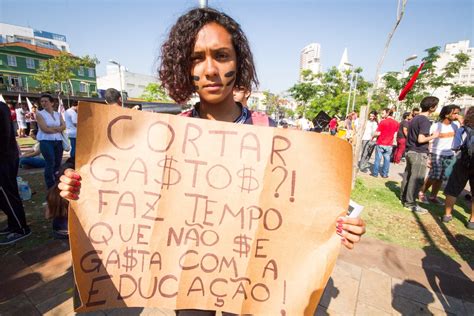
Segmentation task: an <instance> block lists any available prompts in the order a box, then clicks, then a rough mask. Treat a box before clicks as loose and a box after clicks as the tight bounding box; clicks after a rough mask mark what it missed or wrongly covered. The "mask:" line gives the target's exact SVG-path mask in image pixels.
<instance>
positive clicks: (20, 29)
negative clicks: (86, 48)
mask: <svg viewBox="0 0 474 316" xmlns="http://www.w3.org/2000/svg"><path fill="white" fill-rule="evenodd" d="M13 42H23V43H27V44H32V45H36V46H40V47H46V48H50V49H55V50H61V51H66V52H70V50H69V44H68V43H67V41H66V36H64V35H61V34H56V33H51V32H46V31H40V30H35V29H32V28H30V27H24V26H18V25H13V24H6V23H0V43H13Z"/></svg>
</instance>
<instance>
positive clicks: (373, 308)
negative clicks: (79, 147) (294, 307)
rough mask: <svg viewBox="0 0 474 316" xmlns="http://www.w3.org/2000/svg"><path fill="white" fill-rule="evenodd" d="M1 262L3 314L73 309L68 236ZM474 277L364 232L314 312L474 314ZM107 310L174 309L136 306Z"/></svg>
mask: <svg viewBox="0 0 474 316" xmlns="http://www.w3.org/2000/svg"><path fill="white" fill-rule="evenodd" d="M0 266H1V269H0V315H41V314H44V315H74V311H73V303H72V294H73V290H72V285H73V279H72V270H71V257H70V252H69V246H68V243H67V242H64V241H58V240H55V241H51V242H50V243H48V244H47V245H44V246H42V247H41V248H39V249H35V250H31V251H28V252H23V253H20V254H19V255H13V256H9V257H7V258H3V259H0ZM473 280H474V272H473V269H472V267H470V266H469V265H468V264H467V263H463V264H459V263H457V262H456V261H453V260H452V259H450V258H448V257H440V256H437V255H432V254H430V253H429V251H423V250H413V249H406V248H403V247H399V246H395V245H391V244H388V243H385V242H382V241H379V240H375V239H371V238H364V239H363V241H362V242H361V243H360V244H359V245H358V246H357V247H356V249H355V250H353V251H349V250H346V249H343V250H342V251H341V254H340V256H339V259H338V261H337V264H336V268H335V270H334V272H333V274H332V277H331V278H330V280H329V282H328V285H327V287H326V290H325V293H324V295H323V297H322V299H321V301H320V305H319V307H318V310H317V311H316V313H315V315H400V314H401V315H446V314H450V315H451V314H453V315H474V283H473V282H472V281H473ZM94 314H97V315H103V314H104V313H102V312H100V313H94ZM105 314H107V315H139V314H142V315H173V312H172V311H169V310H161V309H141V308H134V309H129V310H113V311H108V312H106V313H105Z"/></svg>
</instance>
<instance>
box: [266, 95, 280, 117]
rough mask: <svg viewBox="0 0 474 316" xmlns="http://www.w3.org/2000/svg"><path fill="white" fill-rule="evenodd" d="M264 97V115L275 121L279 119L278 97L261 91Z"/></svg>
mask: <svg viewBox="0 0 474 316" xmlns="http://www.w3.org/2000/svg"><path fill="white" fill-rule="evenodd" d="M263 95H264V96H265V101H264V102H265V105H266V113H267V115H269V116H273V117H274V118H276V119H277V120H278V119H279V118H280V114H281V113H280V97H279V96H278V95H276V94H273V93H271V92H270V91H263Z"/></svg>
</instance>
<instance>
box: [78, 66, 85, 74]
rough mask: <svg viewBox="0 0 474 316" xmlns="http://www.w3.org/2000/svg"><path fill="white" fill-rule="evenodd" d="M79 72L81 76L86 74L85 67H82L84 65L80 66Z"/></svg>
mask: <svg viewBox="0 0 474 316" xmlns="http://www.w3.org/2000/svg"><path fill="white" fill-rule="evenodd" d="M77 74H78V75H79V76H84V67H82V66H81V67H79V70H78V71H77Z"/></svg>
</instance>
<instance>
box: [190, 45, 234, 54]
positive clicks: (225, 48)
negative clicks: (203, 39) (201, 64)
mask: <svg viewBox="0 0 474 316" xmlns="http://www.w3.org/2000/svg"><path fill="white" fill-rule="evenodd" d="M210 50H211V52H219V51H225V52H229V51H231V50H232V49H231V48H230V47H219V48H211V49H210ZM203 52H204V50H203V49H200V48H199V47H198V48H197V49H196V48H195V50H193V52H192V54H199V53H203Z"/></svg>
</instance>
